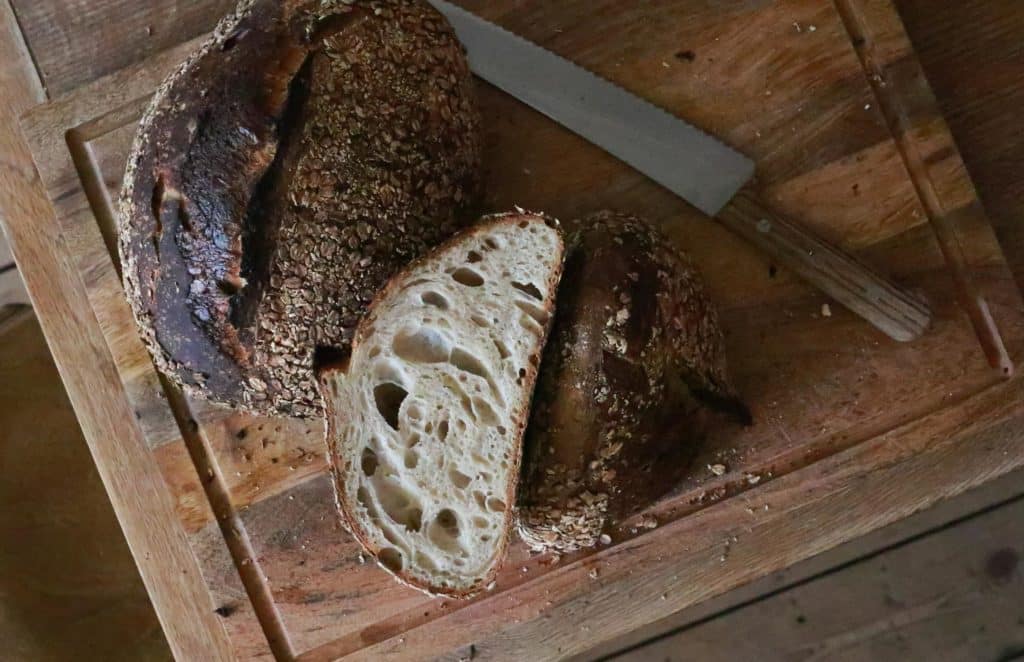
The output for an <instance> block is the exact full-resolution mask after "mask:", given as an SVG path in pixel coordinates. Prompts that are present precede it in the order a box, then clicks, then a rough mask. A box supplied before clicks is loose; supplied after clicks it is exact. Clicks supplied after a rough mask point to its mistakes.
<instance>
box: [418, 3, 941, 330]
mask: <svg viewBox="0 0 1024 662" xmlns="http://www.w3.org/2000/svg"><path fill="white" fill-rule="evenodd" d="M429 2H430V3H431V4H432V5H433V6H434V7H435V8H436V9H437V10H438V11H439V12H441V13H442V14H443V15H444V16H445V18H447V19H448V22H449V23H451V25H452V27H453V28H454V29H455V33H456V35H457V36H458V37H459V39H460V40H461V41H462V43H463V45H464V46H465V47H466V51H467V53H468V56H469V63H470V66H471V68H472V70H473V73H475V74H476V75H477V76H479V77H480V78H482V79H484V80H486V81H487V82H489V83H491V84H492V85H494V86H495V87H497V88H499V89H501V90H503V91H504V92H506V93H508V94H510V95H511V96H513V97H515V98H517V99H519V100H520V101H522V102H524V103H526V104H527V105H529V106H531V107H532V108H534V109H535V110H537V111H539V112H541V113H543V114H544V115H546V116H548V117H549V118H551V119H552V120H554V121H555V122H558V123H559V124H561V125H562V126H564V127H566V128H567V129H569V130H570V131H572V132H573V133H576V134H578V135H579V136H581V137H583V138H585V139H586V140H588V141H589V142H592V143H594V144H595V145H597V146H598V147H601V148H602V149H604V150H605V151H607V152H608V153H610V154H611V155H613V156H615V157H616V158H618V159H620V160H621V161H623V162H625V163H627V164H628V165H630V166H631V167H633V168H635V169H636V170H638V171H640V172H641V173H643V174H644V175H646V176H647V177H649V178H650V179H652V180H654V181H655V182H657V183H658V184H660V185H661V186H664V187H665V188H667V189H668V190H670V191H672V192H673V193H675V194H676V195H678V196H679V197H681V198H683V199H684V200H686V201H687V202H689V203H690V204H691V205H693V206H694V207H696V208H697V209H699V210H700V211H702V212H704V213H705V214H707V215H708V216H712V217H714V218H716V219H717V220H718V221H720V222H721V223H723V224H724V225H725V226H726V227H727V228H729V229H731V230H732V231H734V232H736V233H737V234H739V235H740V236H742V237H744V238H745V239H747V240H748V241H749V242H751V243H752V244H754V245H755V246H757V247H758V248H760V249H761V250H763V251H764V252H765V253H767V254H768V255H769V256H771V257H772V258H773V259H774V260H776V261H777V262H778V263H779V264H780V265H782V266H785V267H786V268H788V269H791V270H792V271H793V272H795V273H796V274H798V275H799V276H801V277H802V278H804V280H806V281H807V282H809V283H811V284H812V285H814V286H816V287H818V288H819V289H821V290H822V291H823V292H825V293H826V294H828V295H829V296H830V297H832V298H833V299H835V300H836V301H838V302H839V303H841V304H843V305H844V306H846V307H847V308H849V309H850V310H852V311H853V312H855V313H857V314H858V315H860V316H861V317H863V318H864V319H866V320H867V321H868V322H870V323H871V324H873V325H874V326H875V327H877V328H878V329H879V330H881V331H882V332H884V333H885V334H887V335H888V336H890V337H892V338H893V339H895V340H898V341H903V342H906V341H910V340H913V339H915V338H917V337H919V336H920V335H921V334H922V333H924V331H925V330H926V329H927V328H928V325H929V323H930V321H931V312H930V311H929V309H928V306H927V305H926V304H925V303H924V302H923V301H921V300H920V299H919V298H918V297H916V296H914V295H912V294H910V293H909V292H905V291H903V290H902V289H900V288H899V287H897V286H895V285H894V284H892V283H890V282H889V281H887V280H886V279H885V278H883V277H882V276H880V275H879V274H877V273H875V272H874V271H872V270H871V269H870V268H869V267H868V266H866V265H865V264H863V263H862V262H860V261H858V260H857V259H856V258H854V257H853V256H851V255H849V254H847V253H845V252H843V251H842V250H840V249H839V248H837V247H835V246H832V245H830V244H828V243H826V242H825V241H823V240H822V239H820V238H818V237H816V236H814V235H813V234H812V233H811V232H809V231H808V230H807V229H806V228H803V227H802V226H801V225H800V224H799V223H797V222H795V221H793V220H791V219H788V218H785V217H784V216H782V215H781V214H778V213H776V212H774V211H772V210H771V209H770V208H769V206H768V205H766V204H765V203H764V201H763V200H762V199H761V196H760V195H759V193H758V191H757V189H756V187H754V186H753V184H752V183H751V182H752V180H753V178H754V174H755V165H754V162H753V161H752V160H751V159H749V158H747V157H746V156H744V155H743V154H740V153H739V152H737V151H736V150H734V149H732V148H731V147H729V146H727V145H725V144H724V143H722V142H720V141H719V140H717V139H716V138H714V137H712V136H710V135H708V134H706V133H705V132H703V131H702V130H700V129H698V128H697V127H694V126H692V125H691V124H688V123H686V122H685V121H683V120H682V119H680V118H678V117H676V116H674V115H672V114H670V113H668V112H667V111H665V110H663V109H661V108H659V107H657V106H655V105H653V104H651V103H649V102H647V101H645V100H643V99H641V98H639V97H637V96H635V95H633V94H631V93H629V92H627V91H625V90H623V89H622V88H620V87H618V86H616V85H615V84H614V83H611V82H609V81H607V80H605V79H603V78H600V77H599V76H597V75H595V74H593V73H591V72H590V71H587V70H586V69H584V68H582V67H580V66H578V65H576V64H574V63H573V62H570V61H569V60H566V59H564V58H562V57H559V56H558V55H555V54H554V53H551V52H550V51H547V50H545V49H544V48H542V47H540V46H538V45H537V44H534V43H532V42H530V41H528V40H526V39H524V38H522V37H520V36H518V35H515V34H513V33H511V32H509V31H507V30H505V29H504V28H502V27H500V26H498V25H495V24H494V23H490V22H488V21H486V20H484V19H482V18H480V17H479V16H476V15H475V14H473V13H471V12H469V11H466V10H465V9H462V8H461V7H458V6H456V5H454V4H452V3H450V2H447V1H446V0H429Z"/></svg>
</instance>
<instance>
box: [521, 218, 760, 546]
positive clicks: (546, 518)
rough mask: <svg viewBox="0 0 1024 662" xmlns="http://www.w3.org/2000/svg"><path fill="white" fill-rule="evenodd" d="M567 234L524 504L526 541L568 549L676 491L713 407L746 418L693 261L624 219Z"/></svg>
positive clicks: (595, 221)
mask: <svg viewBox="0 0 1024 662" xmlns="http://www.w3.org/2000/svg"><path fill="white" fill-rule="evenodd" d="M569 229H570V231H571V232H572V236H573V240H572V242H571V243H572V247H571V248H570V254H569V257H568V258H567V263H566V270H565V277H564V279H563V281H562V286H561V290H560V292H559V296H560V302H559V309H558V312H557V315H556V319H555V325H554V330H553V331H552V336H551V341H550V343H549V344H548V349H547V351H546V352H545V357H544V363H543V367H542V370H541V377H540V382H539V384H538V387H537V395H536V398H535V403H534V409H533V415H532V418H531V423H530V428H529V432H528V437H527V441H526V459H525V460H524V461H525V463H526V474H525V476H524V483H523V486H522V487H523V489H522V490H521V498H520V500H519V506H520V520H519V521H520V524H519V526H520V533H521V534H522V536H523V538H524V539H525V540H526V541H527V543H529V544H530V545H531V546H532V547H534V548H537V549H551V550H558V551H566V552H567V551H575V550H577V549H580V548H584V547H590V546H593V545H594V544H596V543H597V542H598V539H599V537H600V535H601V532H602V530H603V529H604V527H605V525H606V523H608V522H609V521H610V520H614V519H618V518H621V517H624V516H627V515H629V514H631V513H632V512H633V511H635V510H636V509H638V508H641V507H643V506H646V505H649V504H650V503H651V502H652V501H653V500H654V499H656V498H657V497H659V496H661V495H663V494H664V493H665V492H667V491H669V490H670V489H671V488H672V487H673V486H674V485H676V484H677V482H678V480H679V479H680V478H681V476H682V474H683V472H684V471H685V470H686V468H687V465H688V464H689V461H690V459H691V458H692V456H693V454H694V453H695V451H696V448H697V445H698V444H699V442H700V439H701V437H702V435H703V431H704V429H705V428H706V426H707V424H708V423H709V420H708V417H709V407H707V406H706V404H705V402H706V401H707V400H709V399H710V400H712V401H714V402H715V403H716V404H717V405H720V404H722V403H735V406H736V407H738V408H742V405H741V404H739V403H738V401H737V400H735V395H734V394H733V392H732V389H731V388H730V386H729V384H728V381H727V377H726V364H725V351H724V340H723V337H722V332H721V330H720V328H719V325H718V320H717V315H716V313H715V310H714V308H713V306H712V305H711V302H710V301H709V300H708V298H707V295H706V294H705V292H704V287H703V284H702V282H701V280H700V277H699V275H698V274H697V272H696V271H695V269H694V268H693V266H692V265H691V264H690V262H689V260H688V259H687V257H686V256H685V255H683V254H682V253H681V252H680V251H679V250H677V249H676V248H675V247H674V246H672V245H671V244H670V242H669V241H668V239H666V238H665V237H664V236H662V235H661V234H660V233H658V232H657V231H656V230H655V229H654V228H653V227H651V226H650V225H648V224H646V223H644V222H643V221H641V220H639V219H636V218H634V217H631V216H628V215H626V214H619V213H614V212H601V213H598V214H595V215H592V216H590V217H588V218H585V219H582V220H580V221H577V222H574V223H572V224H570V225H569Z"/></svg>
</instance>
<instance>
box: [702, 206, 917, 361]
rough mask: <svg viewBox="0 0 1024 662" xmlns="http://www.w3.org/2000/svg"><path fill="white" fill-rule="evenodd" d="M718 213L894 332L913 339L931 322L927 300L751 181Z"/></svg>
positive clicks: (818, 284) (885, 330)
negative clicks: (823, 235) (785, 209)
mask: <svg viewBox="0 0 1024 662" xmlns="http://www.w3.org/2000/svg"><path fill="white" fill-rule="evenodd" d="M717 218H718V220H719V221H720V222H721V223H723V224H724V225H725V226H726V227H727V228H729V229H730V230H732V231H734V232H736V233H737V234H739V235H740V236H742V237H744V238H745V239H747V241H749V242H751V243H752V244H754V245H755V246H757V247H758V248H760V249H761V250H763V251H765V252H766V253H767V254H768V255H770V256H771V257H773V258H774V259H775V260H776V261H778V263H779V264H780V265H782V266H784V267H786V268H788V269H790V270H792V271H793V272H795V273H796V274H797V275H799V276H800V277H801V278H803V279H804V280H806V281H807V282H808V283H810V284H812V285H814V286H816V287H818V288H819V289H821V290H822V291H823V292H825V293H826V294H828V295H829V296H830V297H832V298H833V299H835V300H836V301H838V302H839V303H841V304H843V305H844V306H846V307H847V308H849V309H850V310H852V311H853V312H855V313H857V314H858V315H860V316H861V317H863V318H864V319H866V320H867V321H868V322H870V323H871V324H873V325H874V326H875V327H877V328H878V329H879V330H880V331H882V332H883V333H885V334H886V335H888V336H889V337H890V338H893V339H894V340H898V341H900V342H908V341H911V340H914V339H915V338H918V337H920V336H921V335H922V334H923V333H924V332H925V330H926V329H927V328H928V325H929V324H930V322H931V311H930V310H929V309H928V306H927V304H926V303H925V302H924V301H922V300H921V299H919V298H918V297H916V296H914V295H912V294H910V293H909V292H906V291H904V290H902V289H900V288H898V287H896V286H895V285H893V284H892V283H890V282H889V281H887V280H886V279H885V278H883V277H882V276H880V275H878V274H876V273H875V272H873V271H872V270H871V269H870V268H869V267H868V266H867V265H865V264H864V263H862V262H860V261H858V260H857V259H856V258H854V257H852V256H850V255H848V254H847V253H845V252H843V251H842V250H840V249H838V248H836V247H835V246H832V245H830V244H827V243H825V242H824V241H822V240H821V239H819V238H818V237H816V236H815V235H814V234H812V233H811V232H809V231H807V230H806V229H804V228H802V227H801V226H800V225H798V224H797V223H795V222H793V221H792V220H789V219H787V218H784V217H783V216H781V215H779V214H777V213H775V212H773V211H771V210H770V209H769V207H768V206H767V205H766V204H765V203H764V201H763V200H762V199H761V196H760V195H759V194H758V193H757V191H756V190H754V189H753V188H752V187H749V186H748V187H746V188H744V189H743V190H741V191H740V192H739V193H738V194H736V196H735V197H734V198H733V199H732V200H731V201H730V202H729V204H728V205H727V206H726V207H725V208H724V209H723V210H722V211H721V212H719V214H718V216H717Z"/></svg>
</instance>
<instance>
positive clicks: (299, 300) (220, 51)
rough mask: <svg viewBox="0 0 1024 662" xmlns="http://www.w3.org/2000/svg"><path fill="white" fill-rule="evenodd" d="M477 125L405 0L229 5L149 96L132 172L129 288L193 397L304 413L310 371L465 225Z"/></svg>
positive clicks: (450, 65)
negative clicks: (411, 264)
mask: <svg viewBox="0 0 1024 662" xmlns="http://www.w3.org/2000/svg"><path fill="white" fill-rule="evenodd" d="M478 127H479V121H478V118H477V113H476V110H475V107H474V103H473V95H472V79H471V75H470V72H469V69H468V66H467V62H466V59H465V56H464V52H463V49H462V47H461V45H460V44H459V43H458V41H457V40H456V38H455V36H454V34H453V32H452V31H451V29H450V27H449V26H448V25H447V24H446V22H445V21H444V19H443V18H442V17H441V16H440V15H439V14H437V13H436V12H435V11H434V10H433V9H432V8H429V7H428V6H427V5H426V4H425V3H423V2H420V1H418V0H379V1H376V2H370V1H369V0H366V1H363V0H345V1H339V0H243V2H242V3H241V5H240V6H239V7H238V9H237V10H236V12H235V13H233V14H232V15H230V16H229V17H227V18H226V19H224V21H223V22H222V23H221V24H220V25H219V27H218V28H217V30H216V33H215V34H214V36H213V37H212V38H211V39H210V40H209V41H208V42H207V43H206V44H205V45H203V46H202V47H201V48H200V49H199V51H198V52H197V53H195V54H194V55H193V56H192V57H191V58H190V59H189V60H188V61H187V62H186V63H185V64H184V65H183V66H182V67H181V68H180V69H179V70H178V71H177V72H175V73H174V74H173V75H172V76H171V77H170V78H169V79H168V80H167V81H166V82H165V83H164V85H163V86H162V87H161V88H160V90H159V91H158V93H157V94H156V96H155V98H154V100H153V102H152V105H151V106H150V108H149V110H148V111H147V112H146V114H145V116H144V118H143V121H142V126H141V128H140V130H139V133H138V136H137V139H136V142H135V146H134V149H133V150H132V153H131V156H130V158H129V161H128V168H127V174H126V184H125V188H124V191H123V195H122V201H121V213H120V225H119V235H120V237H119V239H120V249H121V260H122V267H123V274H124V286H125V289H126V291H127V295H128V298H129V300H130V302H131V304H132V308H133V310H134V313H135V317H136V319H137V321H138V324H139V326H140V329H141V331H142V335H143V338H144V340H145V342H146V344H147V345H148V347H149V349H150V351H151V353H152V354H153V357H154V359H155V361H156V363H157V365H158V367H159V368H160V369H161V370H162V371H163V372H164V373H166V374H167V375H169V376H171V377H172V378H174V379H175V380H176V381H177V382H179V383H180V384H181V385H183V386H184V387H185V388H186V389H187V390H188V391H190V392H191V393H195V394H198V395H201V396H205V397H207V398H209V399H211V400H213V401H216V402H219V403H223V404H227V405H231V406H235V407H240V408H244V409H248V410H251V411H256V412H260V413H276V414H287V415H296V416H315V415H319V414H320V412H321V410H322V402H321V400H320V397H319V393H318V391H317V389H316V383H315V378H314V376H313V371H312V368H313V364H314V359H315V357H316V355H317V352H318V350H319V351H320V352H321V354H322V355H323V356H325V357H327V358H330V357H331V356H332V355H333V354H334V353H335V352H339V351H340V352H342V353H344V352H345V351H346V348H347V347H348V345H349V343H350V341H351V337H352V333H353V330H354V329H355V326H356V324H357V322H358V320H359V318H360V316H361V315H362V313H363V312H364V310H365V308H366V306H367V305H368V303H369V302H370V300H371V299H372V297H373V296H374V295H375V294H376V292H377V291H378V289H379V288H380V286H381V285H383V284H384V283H385V282H386V280H387V279H388V278H389V277H390V276H391V275H392V274H393V273H395V272H396V271H397V270H398V269H399V268H401V267H403V266H404V265H405V264H406V263H408V261H409V260H411V259H414V258H416V257H417V256H418V255H420V254H422V253H424V252H425V251H426V250H427V249H429V248H430V247H432V246H435V245H437V244H438V243H439V242H441V241H443V240H444V239H446V238H448V237H450V236H451V235H452V234H454V233H455V232H456V231H457V230H458V229H459V228H460V227H462V226H464V225H466V222H467V221H469V220H470V219H471V218H472V216H471V213H473V212H472V210H471V207H472V206H473V201H474V198H475V196H476V195H477V191H478V187H479V182H478V172H479V170H480V168H479V166H480V163H479V161H480V156H479V153H480V138H479V132H478Z"/></svg>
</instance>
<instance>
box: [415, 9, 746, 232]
mask: <svg viewBox="0 0 1024 662" xmlns="http://www.w3.org/2000/svg"><path fill="white" fill-rule="evenodd" d="M429 2H430V3H431V4H432V5H433V6H434V7H435V8H436V9H437V10H438V11H439V12H441V13H442V14H443V15H444V16H445V18H447V19H448V22H449V23H451V25H452V27H453V28H454V29H455V33H456V34H457V35H458V37H459V39H460V40H461V41H462V43H463V45H465V47H466V51H467V52H468V54H469V63H470V66H471V67H472V69H473V72H474V73H475V74H476V75H478V76H479V77H480V78H483V79H484V80H486V81H487V82H489V83H491V84H492V85H494V86H495V87H498V88H499V89H501V90H503V91H505V92H506V93H508V94H510V95H512V96H514V97H516V98H517V99H519V100H520V101H522V102H524V103H526V104H527V105H529V106H531V107H533V108H534V109H535V110H537V111H539V112H541V113H543V114H545V115H547V116H548V117H550V118H551V119H553V120H554V121H556V122H558V123H559V124H561V125H562V126H564V127H566V128H567V129H569V130H570V131H572V132H574V133H576V134H578V135H580V136H582V137H583V138H586V139H587V140H588V141H590V142H592V143H594V144H595V145H597V146H599V147H601V148H602V149H604V150H605V151H607V152H608V153H610V154H612V155H613V156H615V157H617V158H618V159H620V160H622V161H624V162H626V163H628V164H629V165H630V166H632V167H634V168H636V169H637V170H639V171H640V172H642V173H644V174H645V175H647V176H648V177H650V178H651V179H653V180H654V181H656V182H657V183H659V184H661V185H662V186H664V187H665V188H667V189H669V190H670V191H672V192H673V193H675V194H676V195H678V196H680V197H682V198H683V199H685V200H686V201H688V202H689V203H690V204H692V205H693V206H694V207H697V208H698V209H700V210H701V211H703V212H704V213H705V214H708V215H709V216H716V215H717V214H718V212H719V211H720V210H721V209H722V208H723V207H724V206H725V205H726V203H727V202H729V200H730V199H731V198H732V197H733V196H734V195H735V194H736V192H737V191H739V190H740V188H742V187H743V185H744V184H746V183H747V181H749V180H750V178H751V177H752V176H753V174H754V162H753V161H751V160H750V159H748V158H747V157H745V156H743V155H742V154H740V153H739V152H737V151H735V150H733V149H732V148H730V147H728V146H727V145H725V144H723V143H721V142H719V141H718V140H716V139H715V138H712V137H711V136H709V135H708V134H706V133H704V132H703V131H701V130H700V129H698V128H696V127H694V126H692V125H690V124H687V123H686V122H684V121H683V120H681V119H679V118H678V117H675V116H673V115H671V114H669V113H668V112H666V111H665V110H663V109H661V108H658V107H657V106H655V105H653V104H651V103H649V102H647V101H644V100H643V99H641V98H639V97H637V96H635V95H633V94H630V93H629V92H626V91H625V90H623V89H622V88H620V87H617V86H616V85H615V84H613V83H611V82H609V81H607V80H605V79H603V78H600V77H598V76H596V75H595V74H593V73H591V72H589V71H587V70H586V69H583V68H582V67H580V66H578V65H576V64H573V63H572V62H570V61H568V60H566V59H564V58H561V57H559V56H557V55H555V54H554V53H551V52H550V51H547V50H545V49H543V48H541V47H540V46H538V45H536V44H534V43H532V42H530V41H527V40H526V39H523V38H522V37H519V36H517V35H515V34H513V33H511V32H509V31H507V30H505V29H504V28H501V27H499V26H497V25H495V24H493V23H489V22H488V21H485V20H484V19H482V18H480V17H479V16H476V15H475V14H472V13H470V12H468V11H466V10H465V9H462V8H461V7H458V6H456V5H453V4H452V3H450V2H446V0H429Z"/></svg>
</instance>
